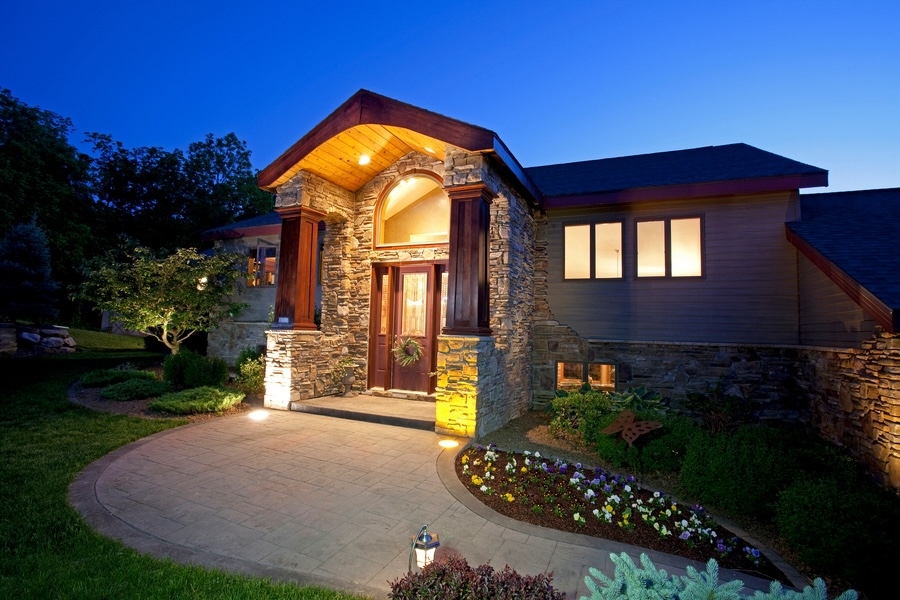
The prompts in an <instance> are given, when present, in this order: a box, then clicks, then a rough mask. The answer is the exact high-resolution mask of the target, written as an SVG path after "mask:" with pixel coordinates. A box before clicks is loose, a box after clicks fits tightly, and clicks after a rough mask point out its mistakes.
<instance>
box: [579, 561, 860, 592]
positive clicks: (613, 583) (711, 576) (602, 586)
mask: <svg viewBox="0 0 900 600" xmlns="http://www.w3.org/2000/svg"><path fill="white" fill-rule="evenodd" d="M609 558H610V560H611V561H612V562H613V564H614V565H615V571H614V572H613V577H612V578H609V577H607V576H606V575H604V574H603V573H602V572H600V571H599V570H597V569H594V568H591V569H590V570H589V573H590V575H589V576H587V577H585V578H584V579H585V585H587V588H588V590H590V592H591V595H590V598H588V597H586V596H583V597H582V600H632V599H633V600H638V599H640V600H646V599H649V598H678V599H679V600H709V599H710V598H716V599H717V600H744V599H751V598H752V599H753V600H828V590H827V589H826V587H825V582H824V581H822V580H821V579H816V580H815V581H814V582H813V584H812V585H811V586H806V587H805V588H804V589H803V590H802V591H799V592H798V591H794V590H786V589H784V588H783V587H782V585H781V583H780V582H778V581H773V582H772V583H771V584H770V586H769V590H768V591H766V592H759V591H757V592H749V591H748V592H747V593H746V594H742V593H741V590H742V589H743V585H744V584H743V582H742V581H741V580H739V579H733V580H731V581H723V582H720V581H719V565H718V563H717V562H716V560H715V559H710V560H709V561H708V562H707V563H706V570H705V571H698V570H697V569H695V568H694V567H692V566H688V567H687V575H669V574H668V573H667V572H666V571H665V570H663V569H657V568H656V567H655V566H654V565H653V561H651V560H650V558H649V557H648V556H647V555H646V554H641V557H640V561H641V566H640V567H638V566H637V565H635V564H634V561H632V560H631V557H630V556H628V555H627V554H625V553H624V552H623V553H622V554H620V555H616V554H610V555H609ZM594 579H596V581H594ZM857 598H858V594H857V593H856V592H855V591H854V590H847V591H846V592H844V593H843V594H841V595H840V596H838V597H837V598H835V600H857Z"/></svg>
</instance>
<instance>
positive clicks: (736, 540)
mask: <svg viewBox="0 0 900 600" xmlns="http://www.w3.org/2000/svg"><path fill="white" fill-rule="evenodd" d="M478 448H482V447H480V446H479V447H477V448H475V447H473V448H469V449H468V450H466V451H465V452H463V453H461V454H460V456H459V457H457V460H456V472H457V476H458V477H459V479H460V481H461V482H462V483H463V485H465V486H466V488H467V489H468V490H469V492H471V494H472V495H473V496H475V498H477V499H478V500H479V501H480V502H482V503H484V504H485V505H487V506H489V507H490V508H492V509H494V510H495V511H497V512H498V513H500V514H503V515H506V516H508V517H510V518H512V519H516V520H517V521H523V522H525V523H531V524H533V525H539V526H541V527H549V528H552V529H558V530H561V531H568V532H571V533H580V534H583V535H589V536H593V537H598V538H603V539H608V540H614V541H618V542H622V543H625V544H631V545H634V546H640V547H643V548H649V549H652V550H657V551H660V552H665V553H668V554H674V555H677V556H683V557H685V558H689V559H692V560H696V561H700V562H703V563H705V562H706V561H708V560H709V559H710V558H715V559H716V560H717V561H718V563H719V566H720V567H724V568H728V569H733V570H735V571H740V572H743V573H747V574H748V575H753V576H756V577H762V578H766V579H771V580H778V581H781V582H783V583H784V584H786V585H788V586H790V585H791V582H790V580H788V579H787V577H785V575H784V574H783V573H782V572H781V571H780V570H779V569H778V568H777V567H775V566H774V565H773V564H772V563H771V562H770V561H769V560H768V559H767V558H765V556H764V555H760V557H759V559H758V561H759V564H758V565H754V564H753V563H752V562H751V561H750V560H749V559H748V558H745V556H744V555H745V553H744V552H743V548H744V547H745V546H751V544H749V543H748V542H746V541H744V540H743V539H741V538H740V537H738V536H736V535H735V534H733V533H732V532H730V531H728V530H727V529H726V528H724V527H722V526H721V525H719V524H718V523H715V522H714V521H713V520H712V519H711V517H709V516H708V515H705V514H704V513H703V512H702V510H701V512H700V513H699V515H700V516H699V517H698V519H697V521H695V522H692V523H690V524H691V525H692V526H694V525H695V523H696V527H694V528H695V529H702V528H711V529H714V530H715V532H716V534H717V535H716V538H715V540H717V541H723V542H725V543H726V545H727V546H730V547H731V548H732V551H731V552H726V553H724V554H723V553H722V552H720V551H718V550H717V549H716V545H715V542H710V541H708V540H702V539H700V536H698V535H697V533H694V534H692V539H691V541H690V542H686V541H684V540H682V539H679V538H678V537H677V536H678V535H679V533H681V530H676V529H675V527H674V526H673V524H672V523H673V520H674V519H676V518H677V520H678V521H679V522H680V520H681V519H686V520H690V518H691V517H690V515H691V514H692V513H691V512H690V509H689V507H683V506H680V505H679V506H678V510H680V511H681V513H680V514H678V515H677V517H676V516H675V515H673V516H672V517H669V518H666V517H664V516H663V515H662V514H661V511H665V510H667V509H668V510H671V504H672V501H671V500H668V499H664V498H665V496H663V495H660V497H654V495H653V491H652V490H647V489H642V488H640V487H639V486H638V485H637V483H636V482H633V481H628V480H627V479H625V478H622V477H621V476H615V475H613V474H611V473H608V472H606V471H604V470H602V469H596V470H595V469H593V468H591V467H587V466H582V467H581V468H579V469H576V465H574V464H567V465H566V467H565V468H564V469H562V471H563V472H562V473H561V472H560V470H561V469H560V466H559V464H560V463H562V461H560V463H557V464H556V465H554V459H552V458H549V457H547V456H543V457H541V458H538V459H536V458H535V456H534V455H532V456H530V457H529V456H526V455H524V454H521V453H506V452H502V451H499V450H496V449H491V448H482V449H481V450H479V449H478ZM489 449H491V450H493V451H494V452H495V453H496V458H495V459H494V460H493V461H492V462H491V463H490V464H491V467H489V471H490V473H491V474H492V475H493V479H489V478H487V477H485V467H486V466H487V464H488V461H486V460H485V455H486V451H487V450H489ZM526 458H527V459H529V462H530V463H531V465H529V466H527V467H526V465H525V462H526ZM512 459H515V461H516V466H515V468H514V469H513V473H508V472H507V471H506V465H507V464H508V463H510V461H511V460H512ZM476 463H477V464H476ZM542 464H546V465H547V467H548V469H549V471H550V472H545V471H544V470H543V469H542V468H541V465H542ZM522 468H526V472H522ZM576 470H577V471H578V472H579V473H581V474H583V475H584V476H585V477H586V479H587V481H591V480H599V479H600V478H601V477H605V478H606V479H605V480H604V481H603V482H601V483H600V484H599V485H593V486H583V487H582V489H581V490H579V489H578V488H576V487H575V486H574V485H572V484H571V483H570V481H569V480H570V478H571V477H573V475H574V473H575V472H576ZM473 475H474V476H475V477H474V480H475V482H474V483H473ZM482 485H487V486H488V487H489V488H490V490H491V491H490V493H485V492H484V491H483V490H482ZM606 485H610V486H611V489H610V491H609V492H604V491H603V489H604V486H606ZM626 485H627V486H629V488H630V490H631V491H630V492H625V491H624V490H625V486H626ZM589 487H590V488H593V489H595V490H597V494H598V495H597V496H596V497H594V498H593V500H594V502H593V503H591V502H590V501H588V500H585V497H584V493H585V491H586V489H587V488H589ZM507 494H509V496H507ZM611 495H615V496H616V497H618V498H619V499H620V502H619V503H617V502H615V501H609V500H608V498H609V497H610V496H611ZM509 497H512V498H513V500H512V501H509ZM638 500H640V501H641V503H642V504H641V505H642V506H643V507H645V509H646V508H647V507H651V506H652V507H654V508H653V513H654V514H655V515H656V516H658V517H659V523H660V524H667V526H668V527H669V528H670V529H672V530H673V532H672V535H668V536H661V535H660V534H659V533H658V531H657V530H656V529H654V527H653V526H652V525H649V524H648V523H647V522H644V520H643V519H642V518H641V516H640V514H639V513H638V512H637V509H636V508H632V512H631V514H630V515H629V519H628V521H626V522H625V524H624V525H621V524H620V523H622V522H623V519H622V516H623V511H624V509H625V508H628V507H631V506H635V505H637V501H638ZM607 505H611V507H613V508H614V511H613V514H614V515H615V516H614V517H613V518H612V521H611V522H606V521H605V519H603V518H602V515H603V512H602V511H603V510H604V507H605V506H607ZM641 505H638V506H641ZM536 506H539V507H540V508H539V509H535V507H536ZM595 509H597V510H599V511H601V513H600V514H601V518H599V519H598V518H597V517H596V516H594V514H593V510H595ZM576 512H577V513H579V514H580V515H581V516H582V517H584V523H583V524H580V523H578V522H576V521H575V519H574V517H573V515H574V514H575V513H576ZM701 523H702V525H701ZM695 540H696V541H695Z"/></svg>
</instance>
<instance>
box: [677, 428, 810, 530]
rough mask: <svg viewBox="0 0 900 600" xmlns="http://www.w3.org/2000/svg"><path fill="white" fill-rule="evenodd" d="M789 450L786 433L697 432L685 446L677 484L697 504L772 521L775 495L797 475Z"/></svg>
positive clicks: (752, 430) (763, 430)
mask: <svg viewBox="0 0 900 600" xmlns="http://www.w3.org/2000/svg"><path fill="white" fill-rule="evenodd" d="M793 447H794V446H793V440H792V438H791V436H790V435H789V434H788V433H787V431H786V430H781V429H774V428H770V427H766V426H759V425H744V426H742V427H740V428H738V429H737V430H736V431H735V432H734V433H733V434H722V435H711V434H709V433H707V432H705V431H702V432H698V434H697V435H695V436H694V437H692V438H691V440H690V442H689V443H688V445H687V451H686V454H685V457H684V462H683V464H682V467H681V474H680V475H681V483H682V485H683V486H684V489H685V490H686V491H687V492H688V494H690V495H692V496H693V497H694V498H696V499H697V500H698V501H700V502H703V503H704V504H712V505H715V506H716V507H718V508H720V509H722V510H724V511H726V512H728V513H730V514H731V515H733V516H736V517H743V516H747V517H758V518H771V517H772V515H773V513H774V504H775V502H776V500H777V497H778V492H780V491H781V490H783V489H784V488H786V487H787V486H788V485H789V484H790V483H791V482H792V481H793V480H794V477H795V476H796V474H797V464H796V461H795V459H794V455H795V454H796V453H795V452H794V451H793Z"/></svg>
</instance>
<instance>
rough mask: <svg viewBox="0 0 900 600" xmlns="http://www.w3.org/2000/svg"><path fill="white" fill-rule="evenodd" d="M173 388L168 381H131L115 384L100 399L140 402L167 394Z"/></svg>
mask: <svg viewBox="0 0 900 600" xmlns="http://www.w3.org/2000/svg"><path fill="white" fill-rule="evenodd" d="M170 389H172V386H171V385H169V383H168V382H166V381H156V380H155V379H143V378H142V379H129V380H127V381H123V382H121V383H114V384H113V385H111V386H109V387H107V388H106V389H104V390H103V391H102V392H100V397H101V398H103V399H105V400H118V401H119V402H125V401H128V400H138V399H140V398H152V397H154V396H160V395H162V394H165V393H166V392H168V391H169V390H170Z"/></svg>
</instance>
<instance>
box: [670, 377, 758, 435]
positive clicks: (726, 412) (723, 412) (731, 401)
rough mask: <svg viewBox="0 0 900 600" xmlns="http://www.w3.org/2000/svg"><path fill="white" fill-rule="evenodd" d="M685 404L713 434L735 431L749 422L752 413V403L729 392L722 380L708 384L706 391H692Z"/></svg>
mask: <svg viewBox="0 0 900 600" xmlns="http://www.w3.org/2000/svg"><path fill="white" fill-rule="evenodd" d="M684 406H685V408H687V409H688V410H690V411H691V412H693V413H695V414H696V415H697V416H698V417H700V419H701V420H702V421H703V424H704V425H706V428H707V429H708V430H709V431H710V433H712V434H713V435H718V434H720V433H726V432H729V431H733V430H734V429H735V428H736V427H737V426H738V425H740V424H742V423H745V422H747V421H748V420H749V419H750V415H751V412H752V411H751V403H750V402H749V401H748V400H746V399H744V398H742V397H740V396H735V395H734V394H729V393H728V390H726V388H725V383H724V382H723V381H720V382H718V383H716V385H714V386H708V387H707V388H706V391H705V392H704V393H696V392H694V393H690V394H687V397H686V399H685V401H684Z"/></svg>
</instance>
